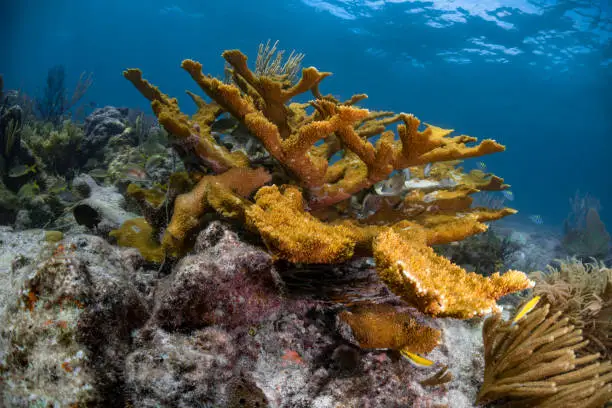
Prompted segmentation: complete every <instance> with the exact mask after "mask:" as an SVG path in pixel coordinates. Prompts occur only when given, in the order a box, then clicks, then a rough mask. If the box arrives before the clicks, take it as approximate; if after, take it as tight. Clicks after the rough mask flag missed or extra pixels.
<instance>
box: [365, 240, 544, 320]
mask: <svg viewBox="0 0 612 408" xmlns="http://www.w3.org/2000/svg"><path fill="white" fill-rule="evenodd" d="M374 257H375V259H376V265H377V267H378V270H379V275H380V277H381V279H382V280H383V281H384V282H385V283H386V284H387V285H388V286H389V288H390V289H391V290H392V291H393V293H395V294H397V295H399V296H400V297H402V299H404V300H406V301H407V302H408V303H411V304H414V305H416V306H417V307H418V308H419V309H420V310H422V311H424V312H425V313H428V314H431V315H434V316H450V317H457V318H470V317H474V316H482V315H485V314H488V313H491V312H494V311H498V310H499V308H498V307H497V305H496V300H497V299H499V298H500V297H502V296H504V295H507V294H509V293H512V292H516V291H519V290H523V289H527V288H530V287H532V286H533V282H532V281H530V280H529V279H528V278H527V276H526V275H525V274H524V273H522V272H518V271H508V272H506V273H505V274H503V275H500V274H499V273H496V274H493V275H492V276H490V277H487V278H485V277H483V276H481V275H478V274H476V273H466V272H465V271H464V270H463V269H462V268H461V267H459V266H457V265H455V264H453V263H452V262H450V261H449V260H448V259H446V258H443V257H441V256H438V255H436V254H435V253H434V251H433V249H432V248H430V247H428V246H426V245H425V243H424V242H419V240H418V239H413V240H406V239H405V238H402V237H401V236H400V235H399V234H398V233H396V232H393V231H386V232H383V233H381V234H379V235H378V237H377V238H376V240H375V242H374Z"/></svg>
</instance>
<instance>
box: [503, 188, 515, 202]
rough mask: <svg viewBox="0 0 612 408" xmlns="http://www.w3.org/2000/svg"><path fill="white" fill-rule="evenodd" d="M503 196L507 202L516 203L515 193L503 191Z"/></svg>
mask: <svg viewBox="0 0 612 408" xmlns="http://www.w3.org/2000/svg"><path fill="white" fill-rule="evenodd" d="M502 194H503V195H504V198H505V199H506V200H509V201H514V193H513V192H512V191H509V190H504V191H502Z"/></svg>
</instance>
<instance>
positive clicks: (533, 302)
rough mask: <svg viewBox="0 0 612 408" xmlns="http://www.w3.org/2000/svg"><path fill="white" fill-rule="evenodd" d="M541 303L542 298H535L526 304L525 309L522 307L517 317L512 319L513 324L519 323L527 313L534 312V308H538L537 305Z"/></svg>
mask: <svg viewBox="0 0 612 408" xmlns="http://www.w3.org/2000/svg"><path fill="white" fill-rule="evenodd" d="M539 301H540V296H534V297H533V299H531V300H530V301H529V302H527V303H525V305H524V306H523V307H521V310H519V311H518V313H517V314H516V316H514V319H512V324H514V323H516V322H518V321H519V320H521V319H522V318H523V317H524V316H525V315H526V314H527V313H529V312H531V311H532V310H533V308H534V307H536V305H537V304H538V302H539Z"/></svg>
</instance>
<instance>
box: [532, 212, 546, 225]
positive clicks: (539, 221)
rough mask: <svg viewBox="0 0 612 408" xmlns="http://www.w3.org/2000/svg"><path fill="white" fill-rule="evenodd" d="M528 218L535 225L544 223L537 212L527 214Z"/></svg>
mask: <svg viewBox="0 0 612 408" xmlns="http://www.w3.org/2000/svg"><path fill="white" fill-rule="evenodd" d="M529 219H530V220H531V221H532V222H533V223H534V224H537V225H542V224H544V220H543V219H542V216H541V215H538V214H534V215H530V216H529Z"/></svg>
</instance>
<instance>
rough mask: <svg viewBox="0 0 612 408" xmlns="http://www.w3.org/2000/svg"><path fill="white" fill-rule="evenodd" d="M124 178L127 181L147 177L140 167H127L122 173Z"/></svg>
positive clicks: (140, 179)
mask: <svg viewBox="0 0 612 408" xmlns="http://www.w3.org/2000/svg"><path fill="white" fill-rule="evenodd" d="M124 176H125V179H126V180H129V181H135V182H138V181H143V180H146V179H147V173H146V172H145V171H144V169H143V168H141V167H137V166H134V167H129V168H128V169H127V170H126V171H125V173H124Z"/></svg>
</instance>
